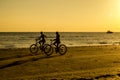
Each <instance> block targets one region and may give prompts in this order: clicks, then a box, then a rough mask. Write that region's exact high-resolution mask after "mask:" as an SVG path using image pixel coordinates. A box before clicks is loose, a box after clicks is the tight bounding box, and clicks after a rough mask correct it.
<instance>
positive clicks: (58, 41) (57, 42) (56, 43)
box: [54, 32, 60, 52]
mask: <svg viewBox="0 0 120 80" xmlns="http://www.w3.org/2000/svg"><path fill="white" fill-rule="evenodd" d="M54 41H55V42H54V45H56V47H57V48H56V52H58V45H59V44H60V35H59V33H58V32H56V39H54Z"/></svg>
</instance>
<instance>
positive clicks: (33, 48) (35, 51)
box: [30, 44, 38, 54]
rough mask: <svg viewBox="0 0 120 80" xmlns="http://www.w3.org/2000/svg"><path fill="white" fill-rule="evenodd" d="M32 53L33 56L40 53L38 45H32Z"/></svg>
mask: <svg viewBox="0 0 120 80" xmlns="http://www.w3.org/2000/svg"><path fill="white" fill-rule="evenodd" d="M30 52H31V53H32V54H37V52H38V47H37V45H36V44H32V45H31V46H30Z"/></svg>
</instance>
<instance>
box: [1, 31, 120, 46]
mask: <svg viewBox="0 0 120 80" xmlns="http://www.w3.org/2000/svg"><path fill="white" fill-rule="evenodd" d="M44 34H45V35H46V36H47V38H46V41H47V43H50V39H54V38H55V33H54V32H45V33H44ZM39 35H40V33H39V32H0V48H28V47H29V46H30V45H31V44H33V43H35V39H36V38H37V37H39ZM60 37H61V43H63V44H65V45H66V46H93V45H113V44H115V45H119V43H120V33H119V32H116V33H113V34H107V33H105V32H60Z"/></svg>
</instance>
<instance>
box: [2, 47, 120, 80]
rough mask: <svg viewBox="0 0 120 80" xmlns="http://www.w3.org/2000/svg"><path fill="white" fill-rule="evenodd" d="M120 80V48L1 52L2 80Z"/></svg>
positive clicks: (8, 50)
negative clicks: (63, 52)
mask: <svg viewBox="0 0 120 80" xmlns="http://www.w3.org/2000/svg"><path fill="white" fill-rule="evenodd" d="M104 79H105V80H113V79H115V80H120V46H83V47H69V48H68V51H67V54H65V55H62V56H61V55H59V54H56V53H54V54H53V55H52V56H51V57H46V56H45V54H44V53H41V52H39V53H38V55H34V56H33V55H31V53H30V52H29V49H0V80H104Z"/></svg>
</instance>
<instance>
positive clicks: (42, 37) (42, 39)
mask: <svg viewBox="0 0 120 80" xmlns="http://www.w3.org/2000/svg"><path fill="white" fill-rule="evenodd" d="M40 34H41V35H40V37H39V40H40V41H39V43H40V44H41V49H42V50H43V46H44V44H45V42H46V40H45V37H46V36H45V35H44V34H43V32H40Z"/></svg>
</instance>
